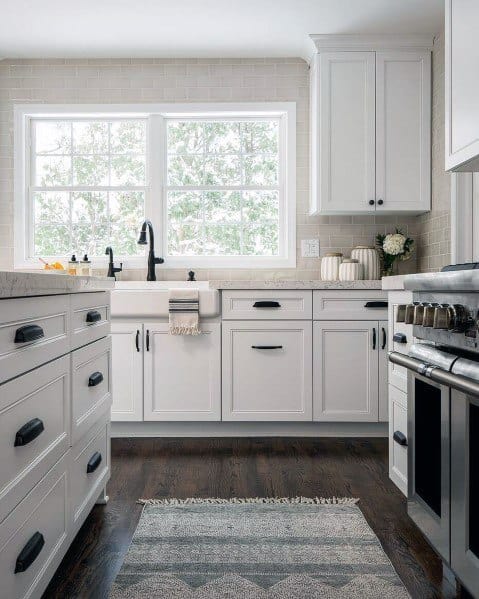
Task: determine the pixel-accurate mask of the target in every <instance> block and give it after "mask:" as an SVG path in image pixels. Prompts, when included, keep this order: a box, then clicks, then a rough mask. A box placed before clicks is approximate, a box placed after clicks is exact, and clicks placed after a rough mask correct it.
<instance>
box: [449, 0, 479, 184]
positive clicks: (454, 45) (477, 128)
mask: <svg viewBox="0 0 479 599" xmlns="http://www.w3.org/2000/svg"><path fill="white" fill-rule="evenodd" d="M478 23H479V3H478V2H477V1H476V0H446V170H448V171H473V172H477V171H479V108H478V107H479V80H478V78H477V72H478V69H479V45H478V43H477V24H478Z"/></svg>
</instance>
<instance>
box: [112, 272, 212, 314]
mask: <svg viewBox="0 0 479 599" xmlns="http://www.w3.org/2000/svg"><path fill="white" fill-rule="evenodd" d="M185 287H191V288H193V289H198V290H199V292H200V316H202V317H204V318H205V317H211V316H218V314H219V313H220V300H219V293H218V290H217V289H210V288H209V284H208V281H192V282H189V281H117V282H116V283H115V289H113V290H112V292H111V315H112V317H113V318H129V317H134V318H166V317H167V316H168V299H169V290H170V289H177V288H185Z"/></svg>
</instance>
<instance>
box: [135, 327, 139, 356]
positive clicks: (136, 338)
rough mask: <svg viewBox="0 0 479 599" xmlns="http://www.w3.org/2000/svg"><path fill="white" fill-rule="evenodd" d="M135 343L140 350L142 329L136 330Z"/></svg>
mask: <svg viewBox="0 0 479 599" xmlns="http://www.w3.org/2000/svg"><path fill="white" fill-rule="evenodd" d="M135 345H136V351H140V331H139V330H137V331H136V336H135Z"/></svg>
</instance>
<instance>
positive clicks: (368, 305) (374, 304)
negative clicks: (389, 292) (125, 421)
mask: <svg viewBox="0 0 479 599" xmlns="http://www.w3.org/2000/svg"><path fill="white" fill-rule="evenodd" d="M364 307H365V308H387V307H388V302H385V301H384V302H383V301H381V302H366V303H365V304H364Z"/></svg>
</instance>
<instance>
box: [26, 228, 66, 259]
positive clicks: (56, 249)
mask: <svg viewBox="0 0 479 599" xmlns="http://www.w3.org/2000/svg"><path fill="white" fill-rule="evenodd" d="M70 251H71V244H70V231H69V229H68V227H67V226H65V225H36V226H35V235H34V255H35V256H62V255H67V254H68V253H69V252H70Z"/></svg>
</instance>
